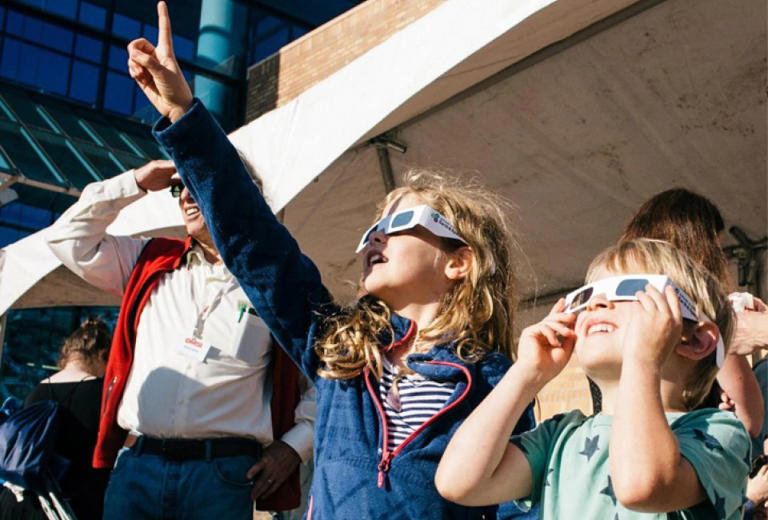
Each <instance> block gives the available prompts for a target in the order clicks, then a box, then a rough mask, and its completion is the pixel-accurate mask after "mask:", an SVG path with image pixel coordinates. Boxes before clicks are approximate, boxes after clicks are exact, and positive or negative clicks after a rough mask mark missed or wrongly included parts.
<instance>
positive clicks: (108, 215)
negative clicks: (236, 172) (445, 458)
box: [48, 161, 315, 519]
mask: <svg viewBox="0 0 768 520" xmlns="http://www.w3.org/2000/svg"><path fill="white" fill-rule="evenodd" d="M168 188H170V194H171V196H173V197H175V198H177V199H178V201H179V209H180V210H181V213H182V218H183V220H184V225H185V228H186V232H187V235H188V236H187V238H186V240H184V241H182V240H177V239H170V238H156V239H145V238H131V237H118V236H111V235H109V234H107V232H106V228H107V227H108V226H109V224H111V222H112V221H113V220H114V219H115V217H116V216H117V214H118V213H119V211H120V210H121V209H122V208H124V207H125V206H127V205H128V204H130V203H131V202H134V201H135V200H137V199H139V198H141V197H142V196H144V195H145V194H146V192H147V191H158V190H166V189H168ZM48 243H49V246H50V247H51V249H52V250H53V252H54V254H55V255H56V256H57V257H58V258H59V259H60V260H61V261H62V263H64V265H66V266H67V267H68V268H69V269H71V270H72V271H73V272H74V273H75V274H77V275H78V276H80V277H81V278H83V279H84V280H85V281H87V282H89V283H91V284H93V285H95V286H96V287H99V288H101V289H103V290H105V291H109V292H111V293H114V294H119V295H121V296H122V297H123V301H122V305H121V309H120V316H119V318H118V322H117V324H116V327H115V333H114V338H113V342H112V348H111V352H110V357H109V361H108V365H107V373H106V376H105V385H106V386H105V389H104V398H103V403H102V414H101V421H100V427H99V437H98V441H97V445H96V449H95V452H94V457H93V463H94V466H95V467H101V468H104V467H112V466H113V464H114V469H113V471H112V475H111V478H110V483H109V487H108V489H107V494H106V497H105V511H104V517H105V518H163V517H165V516H167V515H168V514H172V515H175V516H180V517H183V518H216V517H219V518H247V519H250V518H251V517H252V511H253V504H252V500H256V501H257V507H258V508H259V509H264V510H286V509H293V508H295V507H298V505H299V483H298V471H297V470H298V465H299V463H300V462H301V461H302V460H304V461H306V460H307V459H308V458H309V457H310V456H311V453H312V434H313V427H314V415H315V402H314V389H309V390H307V391H306V392H304V394H303V395H302V394H301V392H300V390H299V383H300V381H299V379H298V372H297V370H296V367H295V366H294V365H293V363H292V362H291V361H290V360H289V359H288V358H287V357H286V355H285V354H284V353H283V352H282V350H281V349H279V348H273V340H272V338H271V336H270V334H269V331H268V329H267V327H266V325H265V324H264V322H263V321H262V320H261V318H260V317H259V316H257V315H256V313H255V311H254V310H253V307H252V306H251V305H250V303H249V302H248V298H247V297H246V296H245V294H244V293H243V291H242V289H241V288H240V286H239V284H238V282H237V281H236V279H235V278H234V277H233V276H232V274H231V273H230V272H229V271H228V270H227V268H226V267H225V266H224V264H223V262H222V261H221V258H220V256H219V252H218V251H217V249H216V247H215V246H214V244H213V241H212V240H211V236H210V234H209V232H208V227H207V225H206V223H205V220H204V219H203V215H202V212H201V211H200V209H199V207H198V206H197V203H196V202H195V200H194V199H193V198H192V197H191V196H190V194H189V191H187V190H186V188H184V186H183V185H182V184H181V180H180V179H179V177H178V175H176V169H175V167H174V165H173V162H171V161H151V162H149V163H147V164H146V165H144V166H142V167H140V168H137V169H135V170H132V171H128V172H125V173H123V174H121V175H118V176H117V177H114V178H111V179H107V180H105V181H102V182H97V183H94V184H91V185H89V186H87V187H86V188H85V189H84V190H83V193H82V196H81V197H80V200H79V201H77V202H76V203H75V204H74V205H73V206H71V207H70V208H69V209H68V210H67V211H66V212H65V213H64V214H63V215H62V216H61V218H60V219H59V220H58V221H57V222H56V223H55V224H54V225H53V226H51V228H50V229H49V235H48ZM271 381H279V384H275V385H274V387H273V385H272V383H271ZM158 490H159V491H158Z"/></svg>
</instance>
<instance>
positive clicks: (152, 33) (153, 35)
mask: <svg viewBox="0 0 768 520" xmlns="http://www.w3.org/2000/svg"><path fill="white" fill-rule="evenodd" d="M138 36H139V35H138V34H136V35H134V36H132V37H131V39H133V38H138ZM142 36H143V37H144V38H146V39H147V40H149V41H150V42H152V43H153V44H155V43H157V27H155V26H154V25H149V24H144V31H143V32H142ZM173 50H174V52H176V35H175V34H174V35H173ZM176 55H177V56H178V53H177V54H176Z"/></svg>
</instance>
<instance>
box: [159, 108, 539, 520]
mask: <svg viewBox="0 0 768 520" xmlns="http://www.w3.org/2000/svg"><path fill="white" fill-rule="evenodd" d="M153 133H154V135H155V138H156V139H157V140H158V142H159V143H160V144H161V145H162V146H164V148H165V150H166V151H167V152H168V153H169V155H170V156H171V157H172V158H173V160H174V162H175V163H176V166H177V168H178V170H179V173H180V174H181V177H182V179H183V180H184V184H185V185H186V186H187V188H188V189H189V191H190V193H191V194H192V196H193V197H194V199H195V200H196V201H197V203H198V205H199V206H200V208H201V209H202V211H203V214H204V216H205V220H206V222H207V223H208V228H209V230H210V233H211V236H212V237H213V241H214V243H215V245H216V247H217V248H218V250H219V252H220V254H221V256H222V259H223V260H224V262H225V264H226V265H227V267H228V268H229V269H230V271H231V272H232V273H233V274H234V275H235V276H236V277H237V279H238V281H239V282H240V285H241V286H242V288H243V290H244V291H245V293H246V294H247V295H248V297H249V298H250V300H251V303H252V304H253V306H254V308H255V310H256V312H257V313H258V314H259V315H260V316H261V318H262V319H263V320H264V321H265V322H266V324H267V325H268V326H269V328H270V330H271V332H272V334H273V336H274V337H275V339H276V340H277V343H279V344H280V345H281V346H282V348H283V349H285V350H286V351H287V352H288V354H289V355H290V356H291V357H292V358H293V359H294V361H296V362H297V364H298V365H299V366H300V367H301V369H302V370H303V371H304V373H305V374H306V375H307V376H308V377H309V378H310V379H311V380H312V381H313V382H314V384H315V386H316V388H317V405H318V413H317V418H316V423H315V439H316V442H315V447H314V457H315V474H314V478H313V481H312V488H311V492H310V499H309V509H308V511H307V517H308V518H310V517H311V518H312V519H313V520H314V519H361V518H385V517H386V518H418V519H427V518H434V519H445V518H493V517H495V514H496V506H492V507H485V508H468V507H464V506H460V505H457V504H454V503H452V502H449V501H447V500H445V499H443V498H442V497H440V495H439V494H438V493H437V490H436V488H435V485H434V475H435V471H436V469H437V464H438V462H439V461H440V457H441V456H442V454H443V451H444V450H445V447H446V445H447V443H448V441H449V440H450V438H451V436H452V435H453V433H454V432H455V431H456V429H457V428H458V426H459V425H460V424H461V422H462V420H463V419H464V418H466V417H467V416H468V415H469V413H470V412H471V411H472V410H473V409H474V408H475V407H476V406H477V405H478V404H479V403H480V401H481V400H482V399H483V398H484V397H485V396H486V395H487V394H488V393H489V392H490V390H491V389H492V388H493V387H494V386H495V385H496V384H497V382H498V381H499V380H500V379H501V377H502V376H503V375H504V373H505V372H506V371H507V369H508V368H509V366H510V361H509V360H508V359H507V358H506V357H504V356H502V355H500V354H498V353H490V354H487V355H486V356H485V357H484V358H483V359H482V360H481V361H479V362H477V363H465V362H463V361H461V360H460V359H459V358H458V357H457V356H456V354H455V351H454V349H453V348H452V345H451V344H445V345H439V346H436V347H434V348H433V349H432V350H431V351H430V352H427V353H425V354H412V355H410V356H409V357H408V359H407V363H408V365H409V367H410V368H411V369H413V370H414V371H415V372H417V373H419V374H422V375H424V376H426V377H429V378H433V379H440V380H450V381H454V382H455V383H456V387H455V391H454V393H453V395H452V396H451V397H450V399H449V400H448V403H447V404H446V406H445V407H444V408H443V409H442V410H441V411H440V412H439V413H438V414H436V415H435V416H433V417H432V418H431V419H430V420H428V421H427V422H426V423H425V424H424V425H423V426H422V427H421V428H420V429H419V430H418V431H417V432H415V433H414V434H413V435H411V436H410V437H409V438H408V439H406V441H405V442H403V443H402V444H401V445H400V446H398V448H397V449H395V450H394V451H392V452H390V451H389V450H387V449H386V446H387V443H386V439H385V438H386V436H387V429H386V420H384V417H383V408H382V406H381V402H380V400H379V396H378V392H377V388H378V385H377V382H376V380H375V378H374V377H373V376H372V375H371V374H369V373H367V372H366V373H364V374H363V375H362V376H360V377H356V378H353V379H349V380H334V379H324V378H320V377H318V376H317V369H318V367H319V366H320V363H321V361H320V360H319V359H318V357H317V355H316V354H315V352H314V349H313V348H312V347H313V344H314V340H315V338H316V337H317V336H318V334H320V333H321V332H322V330H323V327H324V317H327V316H328V315H330V314H333V313H335V312H337V311H338V309H337V308H336V307H335V306H334V305H333V303H332V299H331V297H330V295H329V293H328V291H327V290H326V288H325V287H324V286H323V284H322V281H321V278H320V272H319V271H318V269H317V267H316V266H315V264H314V263H313V262H312V261H311V260H310V259H309V258H307V257H306V256H305V255H304V254H302V252H301V251H300V249H299V246H298V244H297V243H296V241H295V240H294V238H293V237H292V236H291V235H290V233H289V232H288V230H287V229H286V228H285V227H284V226H283V225H282V224H280V223H279V222H278V221H277V219H276V218H275V217H274V215H273V214H272V211H271V210H270V208H269V207H268V206H267V204H266V202H265V201H264V199H263V197H262V196H261V194H260V193H259V190H258V189H257V188H256V187H255V186H254V184H253V183H252V181H251V179H250V177H249V175H248V173H247V172H246V171H245V168H244V167H243V165H242V163H241V161H240V158H239V156H238V154H237V152H236V150H235V149H234V147H233V146H232V145H231V144H230V142H229V140H228V139H227V137H226V135H225V134H224V132H223V131H222V130H221V128H220V127H219V126H218V124H217V123H216V122H215V121H214V119H213V118H212V117H211V115H210V114H209V113H208V111H207V110H206V109H205V107H204V106H203V105H202V103H200V102H199V101H196V102H195V104H194V105H193V107H192V108H191V109H190V110H189V111H188V112H187V113H186V114H185V115H184V116H183V117H182V118H180V119H179V120H178V121H176V122H175V123H174V124H172V125H171V124H170V122H169V121H168V120H167V119H161V120H160V121H159V122H158V123H157V124H156V125H155V128H154V129H153ZM392 327H393V330H394V335H395V337H393V338H382V346H383V347H387V346H388V345H389V344H390V343H392V342H398V341H404V340H407V339H408V338H409V335H410V334H413V333H414V331H415V327H414V326H413V324H412V323H411V322H410V321H409V320H407V319H405V318H402V317H400V316H396V315H395V316H393V317H392ZM533 422H534V419H533V413H532V410H531V408H530V407H529V409H528V410H527V412H526V413H525V414H524V416H523V418H522V419H521V420H520V422H519V423H518V425H517V429H516V432H517V431H524V430H527V429H530V428H531V427H532V426H533ZM467 457H471V454H470V453H468V454H467Z"/></svg>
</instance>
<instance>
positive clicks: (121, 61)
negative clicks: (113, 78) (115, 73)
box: [109, 45, 128, 73]
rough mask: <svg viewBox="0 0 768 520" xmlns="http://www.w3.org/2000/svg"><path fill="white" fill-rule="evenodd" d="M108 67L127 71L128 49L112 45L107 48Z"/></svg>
mask: <svg viewBox="0 0 768 520" xmlns="http://www.w3.org/2000/svg"><path fill="white" fill-rule="evenodd" d="M109 68H111V69H115V70H119V71H120V72H126V73H127V72H128V49H126V48H125V47H118V46H117V45H112V46H111V47H110V48H109Z"/></svg>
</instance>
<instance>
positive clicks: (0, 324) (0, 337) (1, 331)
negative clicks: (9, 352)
mask: <svg viewBox="0 0 768 520" xmlns="http://www.w3.org/2000/svg"><path fill="white" fill-rule="evenodd" d="M7 319H8V313H5V314H3V315H2V316H0V367H2V366H3V343H5V324H6V321H7Z"/></svg>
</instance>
